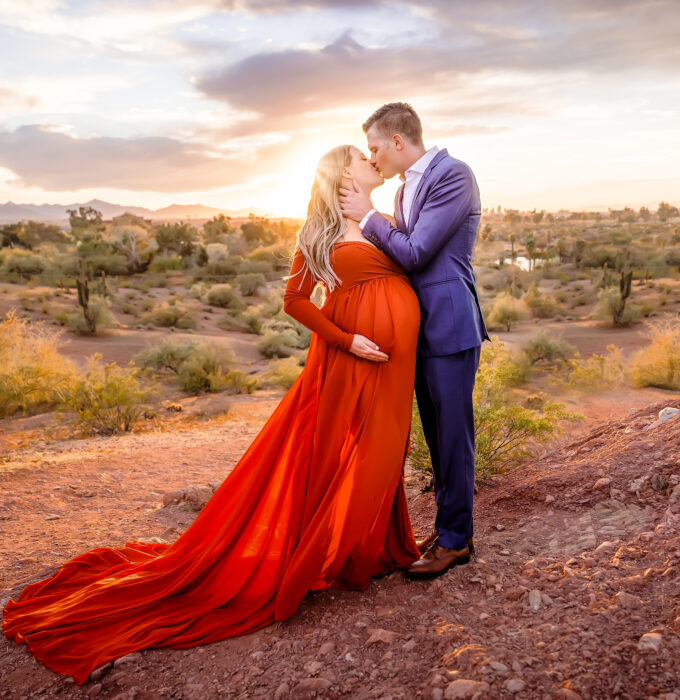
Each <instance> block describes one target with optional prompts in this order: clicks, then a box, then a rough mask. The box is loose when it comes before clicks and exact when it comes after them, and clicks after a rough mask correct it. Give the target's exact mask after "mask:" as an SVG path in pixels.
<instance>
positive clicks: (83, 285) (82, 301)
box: [76, 264, 96, 333]
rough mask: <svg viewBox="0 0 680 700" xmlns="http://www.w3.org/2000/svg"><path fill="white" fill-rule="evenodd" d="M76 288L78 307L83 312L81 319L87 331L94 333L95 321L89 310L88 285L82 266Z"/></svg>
mask: <svg viewBox="0 0 680 700" xmlns="http://www.w3.org/2000/svg"><path fill="white" fill-rule="evenodd" d="M76 287H77V289H78V305H79V306H80V308H81V309H82V310H83V318H84V319H85V324H86V325H87V330H88V331H89V332H90V333H94V332H95V330H96V319H95V315H94V312H93V310H92V309H91V308H90V283H89V282H88V281H87V278H86V277H85V272H84V270H83V266H82V264H81V266H80V277H77V278H76Z"/></svg>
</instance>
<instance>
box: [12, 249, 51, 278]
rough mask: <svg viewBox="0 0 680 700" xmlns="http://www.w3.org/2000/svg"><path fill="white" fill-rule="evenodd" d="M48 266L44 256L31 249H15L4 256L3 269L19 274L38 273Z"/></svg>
mask: <svg viewBox="0 0 680 700" xmlns="http://www.w3.org/2000/svg"><path fill="white" fill-rule="evenodd" d="M46 267H47V263H46V262H45V261H44V260H43V258H42V256H40V255H38V254H37V253H34V252H33V251H31V250H18V249H13V250H9V251H7V252H6V253H5V254H4V256H3V271H4V272H5V273H12V272H14V273H16V274H19V275H37V274H39V273H41V272H42V271H43V270H45V268H46Z"/></svg>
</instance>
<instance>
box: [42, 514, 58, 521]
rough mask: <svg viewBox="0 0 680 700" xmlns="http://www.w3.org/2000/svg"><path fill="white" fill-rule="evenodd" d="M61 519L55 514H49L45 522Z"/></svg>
mask: <svg viewBox="0 0 680 700" xmlns="http://www.w3.org/2000/svg"><path fill="white" fill-rule="evenodd" d="M59 518H61V515H57V514H56V513H50V514H49V515H48V516H47V517H46V518H45V520H59Z"/></svg>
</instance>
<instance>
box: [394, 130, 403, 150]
mask: <svg viewBox="0 0 680 700" xmlns="http://www.w3.org/2000/svg"><path fill="white" fill-rule="evenodd" d="M392 143H393V145H394V150H395V151H403V150H404V137H403V136H402V135H401V134H395V135H394V136H393V137H392Z"/></svg>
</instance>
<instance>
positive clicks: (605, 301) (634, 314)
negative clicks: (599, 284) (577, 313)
mask: <svg viewBox="0 0 680 700" xmlns="http://www.w3.org/2000/svg"><path fill="white" fill-rule="evenodd" d="M640 313H641V309H640V307H639V306H637V305H636V304H632V303H630V302H628V303H625V300H624V299H622V297H621V292H620V291H619V290H618V289H617V288H616V287H606V288H605V289H602V290H601V291H600V295H599V299H598V302H597V305H596V306H595V308H594V309H593V316H594V317H595V318H598V319H600V320H601V321H610V322H611V323H612V325H615V326H630V325H631V324H633V323H635V321H637V320H638V319H639V318H640Z"/></svg>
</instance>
